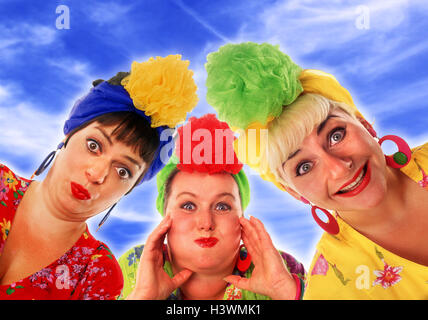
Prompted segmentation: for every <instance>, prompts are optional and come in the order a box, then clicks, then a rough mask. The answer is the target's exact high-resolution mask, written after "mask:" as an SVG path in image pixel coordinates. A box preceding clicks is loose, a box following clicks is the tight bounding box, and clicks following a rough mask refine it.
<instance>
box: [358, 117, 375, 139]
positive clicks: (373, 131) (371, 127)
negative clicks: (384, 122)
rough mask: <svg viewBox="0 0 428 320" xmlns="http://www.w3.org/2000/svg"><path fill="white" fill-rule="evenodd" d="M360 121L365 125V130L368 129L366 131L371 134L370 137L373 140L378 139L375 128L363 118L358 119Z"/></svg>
mask: <svg viewBox="0 0 428 320" xmlns="http://www.w3.org/2000/svg"><path fill="white" fill-rule="evenodd" d="M357 119H358V121H360V123H361V124H362V125H363V127H364V128H366V130H367V131H368V132H369V133H370V135H371V136H372V137H373V138H376V137H377V133H376V131H375V130H374V129H373V126H372V125H371V124H370V123H368V122H367V120H366V119H364V118H362V117H357Z"/></svg>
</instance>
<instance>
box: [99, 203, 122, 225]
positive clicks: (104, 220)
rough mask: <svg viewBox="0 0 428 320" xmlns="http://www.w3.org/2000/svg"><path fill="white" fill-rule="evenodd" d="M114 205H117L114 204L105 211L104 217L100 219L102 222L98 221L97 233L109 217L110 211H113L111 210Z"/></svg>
mask: <svg viewBox="0 0 428 320" xmlns="http://www.w3.org/2000/svg"><path fill="white" fill-rule="evenodd" d="M116 205H117V202H116V203H115V204H114V205H112V206H111V207H110V209H108V211H107V213H106V215H105V216H104V218H102V220H101V221H100V223H99V224H98V228H97V231H98V230H100V228H101V226H102V225H103V224H104V222H106V221H107V218H108V217H109V216H110V213H111V211H112V210H113V208H114V207H116ZM97 231H95V232H97Z"/></svg>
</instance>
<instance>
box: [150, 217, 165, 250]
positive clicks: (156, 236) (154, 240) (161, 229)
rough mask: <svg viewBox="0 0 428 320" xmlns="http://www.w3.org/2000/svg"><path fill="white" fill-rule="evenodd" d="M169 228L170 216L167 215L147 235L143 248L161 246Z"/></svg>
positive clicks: (152, 248) (157, 247) (151, 248)
mask: <svg viewBox="0 0 428 320" xmlns="http://www.w3.org/2000/svg"><path fill="white" fill-rule="evenodd" d="M170 228H171V218H170V217H169V216H167V217H165V218H164V219H163V220H162V221H161V222H160V223H159V225H158V226H157V227H156V228H155V229H154V230H153V231H152V233H151V234H150V235H149V236H148V238H147V241H146V245H145V248H144V249H145V250H154V249H159V247H162V244H163V243H164V240H165V237H166V234H167V232H168V231H169V229H170Z"/></svg>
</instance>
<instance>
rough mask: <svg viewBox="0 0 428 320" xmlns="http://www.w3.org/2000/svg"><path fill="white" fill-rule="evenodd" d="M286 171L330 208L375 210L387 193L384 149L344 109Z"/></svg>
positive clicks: (309, 197)
mask: <svg viewBox="0 0 428 320" xmlns="http://www.w3.org/2000/svg"><path fill="white" fill-rule="evenodd" d="M283 169H284V178H285V181H286V182H287V183H288V184H289V186H290V187H291V188H292V189H293V190H294V191H296V192H297V193H298V194H300V195H301V196H303V197H304V198H306V199H307V200H309V201H311V202H312V203H314V204H315V205H317V206H319V207H322V208H325V209H334V210H338V211H341V210H342V211H348V210H350V211H354V210H364V209H368V208H372V207H375V206H376V205H378V204H379V203H380V202H381V201H382V199H383V198H384V196H385V193H386V188H387V181H386V170H387V169H386V164H385V158H384V155H383V153H382V149H381V148H380V146H379V144H378V143H377V142H376V140H375V139H373V137H372V136H371V135H370V134H369V133H368V131H367V130H366V129H365V128H364V127H363V125H362V124H361V123H360V122H359V121H357V120H355V119H354V118H352V117H351V116H350V115H349V114H347V113H346V112H344V111H342V110H335V111H332V112H331V113H330V115H329V116H328V117H327V119H326V120H325V121H324V122H323V123H321V124H320V125H319V126H318V127H317V128H315V129H314V130H313V131H312V133H311V134H310V135H309V136H307V137H306V138H305V139H304V140H303V143H302V144H301V146H300V148H299V149H298V150H296V152H294V153H293V154H292V155H291V156H290V157H289V159H288V160H287V161H286V162H285V163H284V164H283ZM295 196H296V195H295Z"/></svg>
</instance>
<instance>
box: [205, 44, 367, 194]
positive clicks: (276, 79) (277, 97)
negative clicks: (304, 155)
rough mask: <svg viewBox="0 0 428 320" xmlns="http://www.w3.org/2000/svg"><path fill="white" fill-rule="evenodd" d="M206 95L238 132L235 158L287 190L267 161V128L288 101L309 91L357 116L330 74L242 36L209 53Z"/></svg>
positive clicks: (268, 45)
mask: <svg viewBox="0 0 428 320" xmlns="http://www.w3.org/2000/svg"><path fill="white" fill-rule="evenodd" d="M205 68H206V70H207V73H208V76H207V80H206V86H207V101H208V103H209V104H211V105H212V106H213V107H214V109H215V110H216V111H217V112H218V116H219V119H221V120H223V121H226V122H227V123H228V124H229V125H230V126H231V128H232V129H233V130H234V131H237V132H238V133H239V139H237V140H235V146H234V147H235V151H236V153H237V155H238V158H239V160H240V161H242V162H243V163H246V164H247V165H249V166H250V167H251V168H253V169H255V170H256V171H258V173H259V174H260V176H261V177H262V178H263V179H265V180H268V181H271V182H272V183H274V184H275V185H276V186H277V187H278V188H280V189H281V190H285V188H284V182H283V181H279V180H280V179H279V178H278V174H275V172H273V170H271V168H270V166H269V164H268V161H267V159H266V158H267V152H268V150H267V149H268V147H267V145H266V143H265V142H267V139H266V138H267V136H266V134H267V133H266V131H267V130H263V129H269V126H270V124H271V123H272V122H274V121H275V119H278V118H279V117H280V116H281V114H282V113H283V111H284V110H286V109H287V106H288V105H290V104H292V103H293V102H295V101H296V99H297V98H298V97H299V96H301V95H302V94H307V93H312V94H318V95H321V96H323V97H325V98H327V99H330V100H334V101H337V102H341V103H344V104H346V105H348V106H349V107H348V110H351V111H352V112H353V114H354V115H355V116H356V117H361V118H363V116H362V115H361V113H360V112H359V111H358V110H357V108H356V107H355V105H354V102H353V101H352V97H351V95H350V94H349V92H348V91H347V90H346V89H345V88H343V87H342V86H341V85H340V84H339V82H338V81H337V80H336V79H335V78H334V77H333V76H332V75H331V74H328V73H325V72H322V71H319V70H310V69H306V70H304V69H302V68H300V67H299V66H298V65H296V64H295V63H294V62H293V61H292V60H291V59H290V57H289V56H288V55H286V54H284V53H283V52H281V51H280V50H279V47H278V46H273V45H270V44H267V43H263V44H256V43H252V42H246V43H241V44H227V45H225V46H223V47H221V48H220V49H219V50H218V51H217V52H213V53H210V54H209V55H208V56H207V63H206V64H205Z"/></svg>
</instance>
